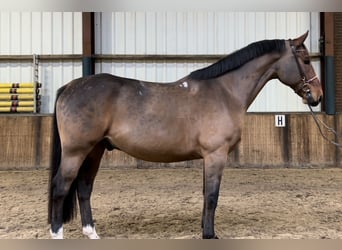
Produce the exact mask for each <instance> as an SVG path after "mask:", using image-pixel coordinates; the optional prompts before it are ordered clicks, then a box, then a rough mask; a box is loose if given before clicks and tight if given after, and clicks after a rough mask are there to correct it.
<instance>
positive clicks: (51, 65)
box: [0, 11, 320, 113]
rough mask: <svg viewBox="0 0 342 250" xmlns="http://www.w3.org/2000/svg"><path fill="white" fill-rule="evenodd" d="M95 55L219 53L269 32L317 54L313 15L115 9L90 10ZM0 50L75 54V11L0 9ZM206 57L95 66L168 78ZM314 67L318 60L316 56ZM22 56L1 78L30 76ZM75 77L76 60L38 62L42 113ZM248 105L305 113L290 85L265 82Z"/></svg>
mask: <svg viewBox="0 0 342 250" xmlns="http://www.w3.org/2000/svg"><path fill="white" fill-rule="evenodd" d="M95 24H96V27H95V32H96V42H95V44H96V53H97V54H131V55H134V54H160V55H163V54H168V55H170V54H172V55H174V54H175V55H177V54H184V55H196V54H220V55H226V54H228V53H231V52H232V51H234V50H236V49H239V48H241V47H243V46H246V45H247V44H249V43H251V42H254V41H257V40H261V39H266V38H267V39H273V38H294V37H296V36H299V35H301V34H302V33H304V32H305V31H306V30H310V31H311V32H310V39H309V40H308V41H307V42H306V44H307V46H308V47H309V49H310V50H311V52H318V38H319V14H318V13H307V12H304V13H302V12H300V13H287V12H281V13H279V12H276V13H273V12H266V13H263V12H256V13H252V12H247V13H243V12H241V13H238V12H204V11H202V12H114V13H106V12H104V13H96V14H95ZM0 34H1V35H0V55H32V54H55V55H59V54H61V55H67V54H81V53H82V13H71V12H0ZM211 63H213V62H211V61H210V62H209V61H207V62H203V61H202V62H195V61H193V60H192V61H155V62H154V61H145V62H144V61H137V62H132V61H129V62H123V61H121V62H117V61H108V60H106V61H103V62H98V63H96V72H97V73H99V72H108V73H112V74H117V75H120V76H125V77H132V78H138V79H142V80H148V81H158V82H169V81H174V80H176V79H178V78H181V77H183V76H185V75H187V74H188V73H189V72H191V71H193V70H195V69H198V68H202V67H204V66H206V65H207V64H211ZM314 64H315V67H316V71H317V73H318V74H320V72H319V69H320V67H319V63H318V62H315V63H314ZM32 71H33V70H32V65H31V63H29V62H18V61H16V62H4V61H0V82H29V81H32V80H33V74H32ZM81 75H82V63H81V62H80V61H54V62H41V63H40V67H39V78H40V81H41V82H42V84H43V88H42V113H51V112H53V105H54V99H55V93H56V90H57V89H58V88H59V87H60V86H62V85H63V84H65V83H66V82H68V81H70V80H72V79H74V78H77V77H80V76H81ZM249 111H307V108H306V107H305V106H304V105H302V104H301V100H300V98H298V97H296V96H295V95H294V94H293V91H292V90H290V89H288V88H286V87H284V86H283V85H281V84H280V83H278V82H275V81H273V82H270V83H269V84H268V85H267V86H266V87H265V89H264V90H263V91H262V92H261V94H260V95H259V96H258V98H257V99H256V100H255V102H254V103H253V105H252V106H251V108H250V109H249Z"/></svg>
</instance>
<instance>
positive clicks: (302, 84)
mask: <svg viewBox="0 0 342 250" xmlns="http://www.w3.org/2000/svg"><path fill="white" fill-rule="evenodd" d="M290 46H291V50H292V54H293V56H294V58H295V60H296V64H297V67H298V70H299V74H300V78H301V82H300V84H298V86H296V87H295V88H294V91H295V92H296V94H299V93H300V92H301V91H303V92H304V93H305V94H309V93H310V88H309V86H308V85H309V84H310V83H311V82H312V81H314V80H315V79H317V78H318V77H317V75H315V76H314V77H312V78H310V79H309V80H307V79H306V76H305V74H304V70H303V68H302V66H301V65H300V63H299V59H298V56H297V52H298V50H297V49H296V46H295V44H294V42H293V40H291V39H290Z"/></svg>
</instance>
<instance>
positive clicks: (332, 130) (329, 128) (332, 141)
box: [308, 105, 342, 147]
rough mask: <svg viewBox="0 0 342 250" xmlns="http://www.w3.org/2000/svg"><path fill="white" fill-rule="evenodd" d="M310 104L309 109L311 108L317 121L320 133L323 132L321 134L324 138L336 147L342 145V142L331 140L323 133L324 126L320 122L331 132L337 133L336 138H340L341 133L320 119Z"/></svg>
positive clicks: (312, 114)
mask: <svg viewBox="0 0 342 250" xmlns="http://www.w3.org/2000/svg"><path fill="white" fill-rule="evenodd" d="M308 106H309V109H310V113H311V116H312V118H313V119H314V121H315V123H316V126H317V128H318V130H319V133H320V134H321V136H322V137H323V139H324V140H326V141H328V142H330V143H331V144H333V145H335V146H336V147H342V144H341V143H338V142H337V141H335V140H330V139H329V138H328V137H327V136H326V135H325V134H324V133H323V130H322V127H321V126H320V124H321V125H322V126H323V127H324V128H325V129H326V130H327V131H328V132H330V133H332V134H334V135H335V138H340V137H341V135H340V134H338V133H337V132H336V131H335V130H334V129H333V128H331V127H329V126H328V125H327V124H326V123H324V122H323V121H322V120H320V119H319V118H318V117H317V116H316V115H315V113H314V112H313V110H312V107H311V106H310V105H308Z"/></svg>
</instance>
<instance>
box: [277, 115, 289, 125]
mask: <svg viewBox="0 0 342 250" xmlns="http://www.w3.org/2000/svg"><path fill="white" fill-rule="evenodd" d="M275 126H276V127H285V126H286V122H285V115H275Z"/></svg>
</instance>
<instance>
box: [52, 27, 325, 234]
mask: <svg viewBox="0 0 342 250" xmlns="http://www.w3.org/2000/svg"><path fill="white" fill-rule="evenodd" d="M307 35H308V32H306V33H305V34H304V35H302V36H300V37H299V38H296V39H293V40H292V39H289V40H264V41H259V42H255V43H252V44H250V45H248V46H247V47H245V48H242V49H240V50H238V51H236V52H234V53H232V54H230V55H228V56H227V57H225V58H223V59H221V60H219V61H218V62H216V63H214V64H212V65H210V66H208V67H206V68H204V69H200V70H197V71H194V72H192V73H190V74H189V75H188V76H185V77H184V78H182V79H180V80H178V81H176V82H173V83H169V84H158V83H150V82H145V81H139V80H134V79H127V78H122V77H117V76H113V75H109V74H98V75H93V76H89V77H83V78H79V79H76V80H73V81H71V82H70V83H68V84H67V85H65V86H63V87H62V88H60V89H59V91H58V93H57V99H56V104H55V119H54V140H53V145H54V146H53V154H52V164H51V176H50V184H49V193H50V195H49V218H48V220H49V223H51V230H50V232H51V235H52V237H53V238H63V223H65V222H68V221H69V220H71V219H73V218H74V216H75V212H76V204H77V200H78V203H79V207H80V213H81V220H82V226H83V233H84V234H85V235H87V236H88V237H89V238H99V237H98V235H97V233H96V231H95V227H94V222H93V218H92V212H91V206H90V196H91V192H92V188H93V183H94V179H95V176H96V174H97V171H98V168H99V165H100V161H101V157H102V155H103V153H104V151H105V149H108V150H113V149H117V150H122V151H123V152H126V153H128V154H129V155H131V156H134V157H136V158H139V159H143V160H146V161H152V162H175V161H185V160H192V159H203V160H204V167H203V196H204V205H203V214H202V237H203V238H217V236H216V234H215V231H214V217H215V209H216V206H217V201H218V196H219V189H220V182H221V177H222V171H223V169H224V166H225V164H226V161H227V155H228V153H229V152H231V151H232V150H233V149H234V147H235V145H236V144H237V143H238V142H239V141H240V137H241V126H242V122H243V118H244V115H245V113H246V110H247V109H248V107H249V105H250V104H251V103H252V102H253V100H254V99H255V97H256V96H257V94H258V93H259V92H260V90H261V89H262V88H263V87H264V85H265V84H266V83H267V82H268V81H269V80H271V79H275V78H277V79H279V80H280V81H281V82H282V83H284V84H285V85H287V86H289V87H290V88H292V89H293V90H294V91H295V92H296V93H297V94H298V95H299V96H300V97H301V98H302V99H303V102H304V103H307V104H309V105H311V106H316V105H318V104H319V102H320V101H321V98H322V95H323V92H322V88H321V84H320V81H319V79H318V78H317V76H316V74H315V72H314V69H313V67H312V65H311V62H310V57H309V53H308V51H307V49H306V47H305V45H304V44H303V43H304V41H305V39H306V37H307Z"/></svg>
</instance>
